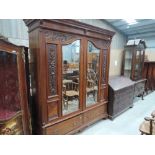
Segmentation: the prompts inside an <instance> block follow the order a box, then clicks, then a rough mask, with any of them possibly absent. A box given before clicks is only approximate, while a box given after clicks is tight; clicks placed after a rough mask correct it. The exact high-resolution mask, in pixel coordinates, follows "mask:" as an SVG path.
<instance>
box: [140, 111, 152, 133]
mask: <svg viewBox="0 0 155 155" xmlns="http://www.w3.org/2000/svg"><path fill="white" fill-rule="evenodd" d="M151 116H152V118H151V117H145V118H144V119H145V120H144V121H143V122H142V124H141V125H140V127H139V130H140V132H141V134H142V135H143V134H146V135H155V110H154V111H153V112H152V113H151Z"/></svg>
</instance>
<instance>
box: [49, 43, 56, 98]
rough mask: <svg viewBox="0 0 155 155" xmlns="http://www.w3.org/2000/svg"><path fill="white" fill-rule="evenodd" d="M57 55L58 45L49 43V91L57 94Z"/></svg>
mask: <svg viewBox="0 0 155 155" xmlns="http://www.w3.org/2000/svg"><path fill="white" fill-rule="evenodd" d="M56 63H57V55H56V45H54V44H50V45H48V76H49V92H50V95H56V94H57V85H56V71H57V65H56Z"/></svg>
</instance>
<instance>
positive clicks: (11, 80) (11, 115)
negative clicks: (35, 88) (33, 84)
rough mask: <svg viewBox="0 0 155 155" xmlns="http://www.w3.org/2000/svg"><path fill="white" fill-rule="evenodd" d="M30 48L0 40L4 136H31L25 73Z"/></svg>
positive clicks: (0, 114) (0, 119)
mask: <svg viewBox="0 0 155 155" xmlns="http://www.w3.org/2000/svg"><path fill="white" fill-rule="evenodd" d="M26 52H28V48H26V47H19V46H16V45H14V44H12V43H10V42H8V41H7V40H4V39H0V134H2V135H14V134H16V135H18V134H31V123H30V115H29V108H28V99H27V98H28V94H27V83H26V71H25V53H26Z"/></svg>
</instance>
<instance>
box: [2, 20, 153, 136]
mask: <svg viewBox="0 0 155 155" xmlns="http://www.w3.org/2000/svg"><path fill="white" fill-rule="evenodd" d="M37 24H38V25H37ZM46 24H47V25H46ZM50 24H51V25H50ZM52 24H53V25H52ZM36 25H37V26H36ZM73 25H74V26H73ZM33 26H34V27H33ZM47 27H48V28H47ZM38 30H39V31H38ZM50 31H51V32H50ZM41 33H44V34H41ZM67 33H68V34H67ZM91 33H92V34H91ZM65 35H66V36H65ZM38 36H39V37H38ZM43 37H45V38H43ZM40 38H41V39H40ZM59 38H60V39H59ZM75 38H76V39H75ZM0 39H1V43H0V51H1V72H2V73H1V75H2V74H5V73H6V75H7V74H8V75H9V76H10V78H11V77H12V78H11V79H14V78H15V75H13V74H12V73H11V72H10V71H9V66H7V65H9V63H8V64H7V61H8V62H9V61H10V60H11V62H10V64H11V63H12V62H13V61H14V60H16V61H17V65H18V68H16V69H18V70H16V69H15V68H13V67H12V71H14V74H15V73H16V71H17V74H19V75H18V80H19V81H20V80H21V81H22V82H21V81H20V82H19V83H18V85H19V88H20V89H19V92H18V93H19V94H20V95H21V97H22V99H21V100H22V101H23V100H24V103H23V104H20V105H21V108H23V111H24V114H23V113H21V114H19V113H18V114H19V118H18V116H17V115H15V114H13V115H12V117H11V114H9V115H8V118H7V113H5V112H4V110H3V108H2V107H4V109H5V108H6V106H4V104H5V105H7V104H8V103H11V101H9V99H8V98H9V93H10V94H11V93H13V91H14V89H11V87H7V85H5V84H4V85H3V84H1V88H2V90H3V91H1V94H0V97H1V99H0V100H1V104H0V105H1V107H0V109H1V111H2V112H1V117H0V118H1V120H0V121H1V122H2V123H1V122H0V123H1V124H2V127H1V126H0V132H1V133H0V134H40V135H42V134H47V135H53V134H56V135H58V134H60V135H64V134H75V135H140V134H142V135H143V134H146V135H152V134H155V119H154V118H155V104H154V101H155V92H154V90H155V20H154V19H131V20H129V19H73V20H61V19H58V20H44V19H43V20H38V19H37V20H34V21H33V20H23V19H0ZM54 39H55V40H54ZM67 39H68V40H67ZM38 40H39V42H38ZM66 40H67V41H68V42H67V41H66ZM86 40H89V41H88V42H89V43H88V46H89V48H88V49H87V50H88V53H87V52H86V51H87V50H86V45H85V44H84V42H86ZM44 41H45V42H46V43H47V45H44V44H43V42H44ZM65 41H66V42H65ZM60 42H61V44H62V47H61V48H62V54H60V53H61V52H60V51H59V50H60V45H59V44H60ZM70 43H71V46H70V45H69V44H70ZM103 44H104V45H103ZM45 46H46V47H45ZM63 46H64V47H63ZM65 46H66V47H65ZM79 46H80V48H79ZM55 47H56V49H57V50H58V51H57V52H56V53H55V55H51V56H50V55H49V57H50V59H51V62H50V59H48V60H46V59H45V56H47V55H44V54H43V53H44V52H45V51H46V50H47V51H48V48H49V51H54V48H55ZM72 47H74V48H75V49H71V48H72ZM3 48H4V49H5V50H8V51H9V54H10V53H11V52H13V51H14V53H16V52H17V51H18V50H19V53H18V52H17V53H18V54H17V56H18V55H19V58H17V59H16V57H15V56H14V57H12V59H11V58H10V59H9V57H11V55H9V54H8V53H7V56H6V55H5V50H4V49H3ZM20 48H21V49H22V50H23V49H24V50H25V53H24V52H22V50H21V49H20ZM132 48H133V49H132ZM13 49H14V50H13ZM135 49H136V50H135ZM20 50H21V52H20ZM69 50H70V52H69ZM72 50H75V53H73V52H72ZM26 51H27V55H26ZM89 52H93V53H92V54H91V53H89ZM106 52H107V53H108V54H107V55H106ZM128 52H129V53H128ZM136 52H137V53H136ZM20 53H22V54H21V55H23V53H24V54H25V56H22V58H23V60H24V61H23V62H21V61H22V60H20V61H19V59H21V57H20ZM39 53H40V54H39ZM67 53H68V54H67ZM69 53H71V55H69ZM79 53H80V55H79ZM85 53H87V54H85ZM102 53H103V54H102ZM126 53H127V54H129V56H130V53H133V55H132V57H131V59H132V60H130V62H126V59H129V58H126V55H127V54H126ZM125 54H126V55H125ZM13 55H14V54H13ZM5 56H6V57H5ZM69 57H71V58H69ZM127 57H128V56H127ZM134 57H135V58H134ZM138 57H139V58H138ZM3 58H4V60H3ZM6 58H7V59H8V60H7V61H5V59H6ZM102 58H103V59H102ZM3 61H4V62H5V63H6V64H7V65H6V64H5V63H3ZM18 61H19V62H18ZM44 61H47V62H44ZM60 61H61V62H63V66H62V68H61V65H60ZM67 61H68V62H72V65H71V63H70V64H68V62H67ZM80 61H82V62H80ZM102 62H103V64H101V63H102ZM131 62H132V63H131ZM18 63H19V64H18ZM23 63H25V66H24V65H23ZM26 63H27V65H28V66H26ZM35 63H36V64H35ZM47 63H49V68H48V69H47V68H46V67H45V66H44V65H47ZM50 63H51V66H50ZM52 63H53V64H52ZM78 63H79V64H78ZM82 63H83V65H82ZM130 63H131V66H130V65H129V64H130ZM138 63H139V64H138ZM73 64H74V65H73ZM35 65H36V68H35V67H34V66H35ZM55 65H56V66H57V68H55V69H53V68H54V67H55ZM95 65H96V66H95ZM102 65H103V66H102ZM104 65H105V66H106V67H105V68H104ZM126 65H129V66H127V70H125V69H126ZM12 66H13V64H12ZM21 66H22V67H21ZM38 66H39V67H38ZM85 66H86V67H87V68H86V67H85ZM4 67H6V68H5V69H4ZM23 67H24V68H23ZM44 67H45V68H44ZM50 67H51V68H50ZM59 67H60V70H59V69H58V68H59ZM128 67H129V68H128ZM63 69H64V70H63ZM69 69H70V70H69ZM134 69H135V70H136V72H135V73H134ZM7 70H8V72H7ZM45 70H46V72H47V74H48V73H49V76H47V77H46V76H45ZM62 70H63V71H62ZM86 70H87V71H86ZM128 70H130V71H128ZM28 71H29V72H30V73H28ZM72 72H73V75H71V74H72ZM60 74H62V75H60ZM129 74H130V75H129ZM132 74H133V75H132ZM89 75H90V76H89ZM24 76H25V77H26V80H25V81H26V83H25V82H23V79H22V78H23V77H24ZM44 76H45V77H44ZM60 76H61V77H63V80H62V79H61V78H59V77H60ZM92 76H93V77H92ZM102 76H103V77H102ZM104 76H105V77H104ZM33 78H34V79H33ZM93 78H95V82H94V83H93V82H92V80H94V79H93ZM101 78H103V79H102V80H101ZM11 79H9V77H7V76H1V80H6V83H9V82H12V81H11ZM18 80H17V81H18ZM50 80H51V81H50ZM52 80H54V81H55V82H52ZM61 80H62V83H63V84H62V85H61V86H60V85H59V84H60V81H61ZM83 80H85V81H84V82H82V81H83ZM17 81H15V82H16V85H17ZM102 81H103V83H102ZM48 82H49V85H50V88H49V90H48V86H47V85H48V84H47V83H48ZM71 82H72V84H76V86H73V85H71ZM54 83H55V84H54ZM85 83H88V86H87V84H85ZM11 84H12V85H11ZM45 84H46V85H45ZM93 84H94V85H93ZM16 85H15V83H13V82H12V83H10V86H12V87H16ZM20 85H21V86H20ZM35 85H36V86H35ZM77 85H78V86H77ZM92 85H93V86H92ZM44 87H47V88H45V90H48V91H47V92H46V91H44ZM71 87H74V89H73V90H74V95H73V94H71V93H73V91H71V90H72V89H71ZM85 87H87V88H86V90H84V89H85ZM54 88H55V89H56V90H54ZM22 89H23V90H22ZM63 89H65V91H64V90H63ZM75 91H76V92H75ZM80 91H81V92H80ZM3 92H5V93H6V94H5V95H4V93H3ZM66 92H67V93H68V94H67V93H66ZM24 93H25V94H24ZM61 93H62V94H61ZM65 93H66V94H65ZM60 94H61V95H62V96H61V95H60ZM82 94H84V95H85V97H84V95H82ZM20 95H19V96H20ZM22 95H23V96H22ZM26 95H27V97H26ZM44 95H45V96H44ZM52 95H53V96H52ZM43 96H44V97H43ZM46 97H47V100H46V102H47V103H44V102H45V100H44V99H45V98H46ZM13 99H14V101H15V102H16V101H17V99H16V98H12V100H13ZM7 100H8V101H7ZM26 100H27V101H26ZM5 101H6V103H5ZM22 101H17V102H22ZM84 102H86V103H84ZM87 102H90V103H87ZM94 102H96V103H94ZM42 103H44V104H42ZM11 104H12V103H11ZM87 104H90V105H87ZM45 105H46V106H47V107H46V106H45ZM16 106H17V105H16ZM87 106H88V107H87ZM95 106H96V107H95ZM9 107H12V105H11V106H9ZM13 108H14V107H12V109H13ZM93 108H94V110H93ZM17 109H18V108H17ZM25 109H26V110H25ZM102 109H103V111H104V113H103V111H102ZM5 110H6V109H5ZM61 110H62V112H61ZM3 112H4V114H3ZM78 112H79V113H78ZM26 115H27V116H26ZM36 115H37V116H36ZM25 116H26V117H25ZM3 117H6V118H7V119H6V120H5V121H6V122H5V121H4V119H3ZM23 117H25V118H23ZM15 121H17V122H18V124H17V125H16V126H14V128H12V127H11V126H12V124H13V122H15ZM63 121H64V122H63ZM10 122H11V123H10ZM17 122H16V123H17ZM127 122H128V123H127ZM22 125H23V127H21V126H22ZM19 126H20V129H16V128H18V127H19ZM22 128H23V132H22V131H19V130H22Z"/></svg>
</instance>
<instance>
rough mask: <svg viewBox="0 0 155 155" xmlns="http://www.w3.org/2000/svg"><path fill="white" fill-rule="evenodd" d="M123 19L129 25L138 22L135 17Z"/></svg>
mask: <svg viewBox="0 0 155 155" xmlns="http://www.w3.org/2000/svg"><path fill="white" fill-rule="evenodd" d="M123 20H124V21H125V22H127V23H128V24H129V25H134V24H137V23H138V22H137V21H136V20H135V19H123Z"/></svg>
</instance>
